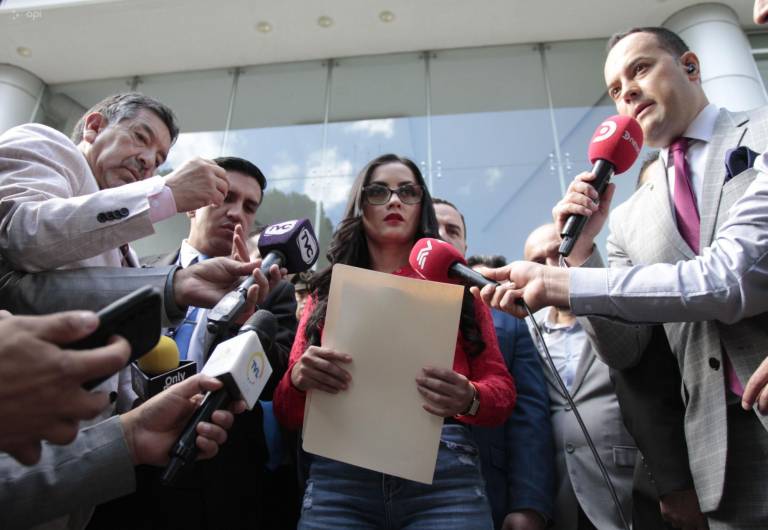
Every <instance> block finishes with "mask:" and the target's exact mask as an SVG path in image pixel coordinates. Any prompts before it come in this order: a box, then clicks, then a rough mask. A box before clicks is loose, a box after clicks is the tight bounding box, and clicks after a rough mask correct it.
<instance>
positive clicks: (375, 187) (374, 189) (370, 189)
mask: <svg viewBox="0 0 768 530" xmlns="http://www.w3.org/2000/svg"><path fill="white" fill-rule="evenodd" d="M393 193H396V194H397V196H398V197H399V198H400V200H401V201H402V202H403V203H404V204H419V203H420V202H421V199H422V198H423V197H424V188H422V187H421V186H419V185H418V184H403V185H402V186H398V187H397V188H396V189H394V190H393V189H391V188H388V187H387V186H385V185H384V184H369V185H368V186H365V187H364V188H363V194H364V197H365V199H366V200H367V201H368V203H369V204H375V205H381V204H387V203H388V202H389V199H390V197H392V194H393Z"/></svg>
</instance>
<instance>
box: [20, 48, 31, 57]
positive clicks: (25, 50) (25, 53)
mask: <svg viewBox="0 0 768 530" xmlns="http://www.w3.org/2000/svg"><path fill="white" fill-rule="evenodd" d="M16 53H18V54H19V55H21V56H22V57H29V56H31V55H32V50H30V49H29V48H27V47H26V46H19V47H18V48H16Z"/></svg>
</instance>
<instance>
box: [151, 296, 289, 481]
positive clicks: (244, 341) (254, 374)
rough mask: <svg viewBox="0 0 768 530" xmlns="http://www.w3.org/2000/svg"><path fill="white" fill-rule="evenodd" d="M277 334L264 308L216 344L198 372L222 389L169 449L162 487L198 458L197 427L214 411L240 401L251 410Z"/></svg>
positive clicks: (211, 394) (210, 395)
mask: <svg viewBox="0 0 768 530" xmlns="http://www.w3.org/2000/svg"><path fill="white" fill-rule="evenodd" d="M276 334H277V319H276V318H275V315H273V314H272V313H270V312H269V311H267V310H265V309H260V310H258V311H256V313H254V314H253V316H252V317H251V318H249V319H248V320H247V321H246V322H245V324H243V326H242V328H240V333H238V335H237V336H236V337H234V338H231V339H229V340H227V341H224V342H222V343H221V344H219V345H218V346H217V347H216V349H215V350H214V352H213V355H211V358H210V359H209V360H208V362H207V363H206V364H205V366H204V367H203V369H202V371H201V373H203V374H206V375H210V376H213V377H216V378H218V379H219V380H220V381H221V382H222V383H224V386H222V387H221V388H220V389H219V390H216V391H215V392H208V393H207V394H206V395H205V398H203V401H202V403H201V404H200V407H198V409H197V410H196V411H195V413H194V414H193V415H192V417H191V418H190V419H189V421H188V422H187V425H186V426H185V427H184V430H183V431H182V432H181V436H179V439H178V440H177V441H176V444H175V445H174V446H173V448H172V449H171V453H170V456H171V460H170V462H169V463H168V465H167V466H166V468H165V470H164V471H163V475H162V477H161V480H162V482H163V484H165V485H169V484H171V483H173V481H174V480H175V478H176V475H177V474H178V473H179V471H180V470H181V469H182V468H183V467H184V466H186V465H187V464H190V463H191V462H193V461H194V460H195V457H196V456H197V444H196V443H195V440H196V438H197V425H198V424H199V423H200V422H203V421H210V419H211V415H213V413H214V412H215V411H216V410H219V409H222V408H224V407H226V406H227V405H228V404H229V403H230V402H231V401H232V400H236V399H243V400H244V401H245V402H246V404H247V406H248V408H249V409H252V408H253V407H254V405H255V404H256V401H257V400H258V398H259V395H260V394H261V391H262V390H263V389H264V386H265V385H266V384H267V380H268V379H269V376H270V375H272V367H271V366H270V364H269V360H268V359H267V354H266V353H265V350H266V349H267V348H266V346H268V345H271V344H272V342H273V341H274V340H275V335H276Z"/></svg>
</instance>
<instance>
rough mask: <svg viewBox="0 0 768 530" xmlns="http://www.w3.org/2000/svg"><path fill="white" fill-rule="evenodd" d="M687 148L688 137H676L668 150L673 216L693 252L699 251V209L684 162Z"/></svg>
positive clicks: (686, 165)
mask: <svg viewBox="0 0 768 530" xmlns="http://www.w3.org/2000/svg"><path fill="white" fill-rule="evenodd" d="M687 149H688V139H687V138H678V139H677V140H675V141H674V142H672V145H670V146H669V150H670V151H672V160H673V161H674V164H675V191H674V195H673V197H674V202H675V217H676V218H677V229H678V230H679V231H680V235H681V236H683V239H685V242H686V243H688V246H689V247H691V249H692V250H693V252H694V253H695V254H698V253H699V227H700V225H701V221H700V219H699V209H698V208H697V207H696V196H695V195H694V194H693V188H692V187H691V179H690V177H689V175H688V164H686V162H685V152H686V150H687Z"/></svg>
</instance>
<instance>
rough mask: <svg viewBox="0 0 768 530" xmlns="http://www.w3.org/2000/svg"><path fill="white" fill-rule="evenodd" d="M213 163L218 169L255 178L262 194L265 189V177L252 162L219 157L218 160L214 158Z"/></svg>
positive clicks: (230, 157)
mask: <svg viewBox="0 0 768 530" xmlns="http://www.w3.org/2000/svg"><path fill="white" fill-rule="evenodd" d="M213 161H214V163H216V165H218V166H219V167H220V168H223V169H226V170H227V171H238V172H240V173H244V174H246V175H249V176H251V177H253V178H255V179H256V180H257V181H258V182H259V186H260V187H261V191H262V192H263V191H264V190H265V189H267V177H265V176H264V173H262V172H261V170H260V169H259V168H258V167H256V164H254V163H253V162H249V161H248V160H246V159H244V158H238V157H236V156H220V157H219V158H214V159H213Z"/></svg>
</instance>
